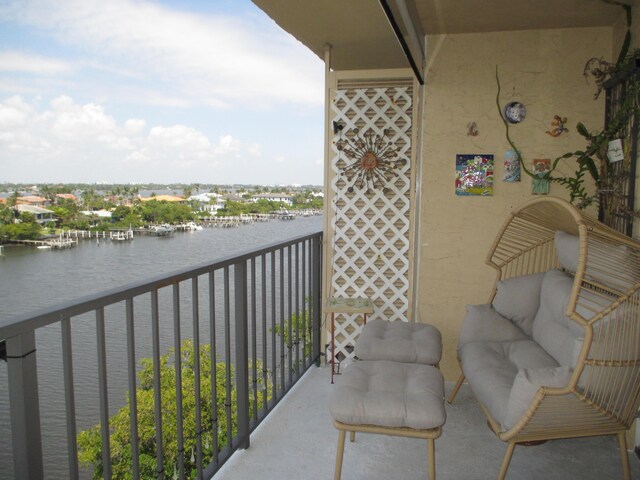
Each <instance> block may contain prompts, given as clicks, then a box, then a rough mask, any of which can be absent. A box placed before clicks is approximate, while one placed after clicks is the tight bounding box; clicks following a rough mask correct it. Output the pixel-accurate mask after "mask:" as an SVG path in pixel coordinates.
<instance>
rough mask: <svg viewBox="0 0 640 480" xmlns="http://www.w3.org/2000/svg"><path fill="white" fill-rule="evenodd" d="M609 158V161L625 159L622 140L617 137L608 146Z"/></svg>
mask: <svg viewBox="0 0 640 480" xmlns="http://www.w3.org/2000/svg"><path fill="white" fill-rule="evenodd" d="M607 158H608V159H609V163H615V162H621V161H622V160H624V149H623V148H622V140H621V139H619V138H616V139H615V140H611V141H610V142H609V145H608V147H607Z"/></svg>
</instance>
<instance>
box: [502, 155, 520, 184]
mask: <svg viewBox="0 0 640 480" xmlns="http://www.w3.org/2000/svg"><path fill="white" fill-rule="evenodd" d="M520 178H521V175H520V159H518V154H517V153H516V152H515V151H513V150H507V151H506V152H504V175H503V177H502V180H503V181H505V182H519V181H520Z"/></svg>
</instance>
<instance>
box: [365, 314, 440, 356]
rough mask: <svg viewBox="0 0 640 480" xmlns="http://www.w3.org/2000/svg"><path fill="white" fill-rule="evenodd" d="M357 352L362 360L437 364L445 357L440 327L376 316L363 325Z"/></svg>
mask: <svg viewBox="0 0 640 480" xmlns="http://www.w3.org/2000/svg"><path fill="white" fill-rule="evenodd" d="M355 354H356V356H357V357H358V358H359V359H361V360H391V361H394V362H403V363H423V364H425V365H437V364H438V363H439V362H440V357H441V356H442V337H441V335H440V331H439V330H438V329H437V328H435V327H434V326H432V325H427V324H425V323H409V322H403V321H399V320H397V321H394V322H387V321H385V320H380V319H376V320H372V321H370V322H369V323H367V324H366V325H365V326H364V327H363V328H362V332H361V333H360V336H359V337H358V341H357V342H356V348H355Z"/></svg>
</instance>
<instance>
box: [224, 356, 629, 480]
mask: <svg viewBox="0 0 640 480" xmlns="http://www.w3.org/2000/svg"><path fill="white" fill-rule="evenodd" d="M329 373H330V371H329V368H328V367H321V368H316V367H313V368H311V370H310V371H309V372H308V373H307V374H306V375H305V376H304V377H303V378H302V379H301V380H300V381H299V382H298V384H297V385H296V386H295V387H294V389H293V390H292V391H291V392H290V393H289V395H288V396H287V397H286V398H285V399H284V400H283V401H282V402H281V403H280V405H278V407H277V408H276V410H275V411H274V412H273V413H272V414H271V415H270V416H269V418H267V420H265V421H264V422H263V423H262V425H260V426H259V427H258V429H256V431H255V432H254V435H253V436H252V438H251V448H249V449H248V450H244V451H239V452H237V453H236V454H235V455H234V456H233V457H232V458H231V459H230V460H229V461H228V462H227V464H225V465H224V467H223V468H222V469H221V470H220V471H219V472H218V473H217V474H216V476H215V477H214V479H215V480H246V479H249V478H259V479H261V480H282V479H296V480H297V479H305V480H316V479H317V480H320V479H322V480H327V479H331V478H333V473H334V465H335V458H336V447H337V441H338V432H337V430H335V429H334V427H333V425H332V424H331V416H330V415H329V410H328V404H329V395H330V393H331V388H332V386H331V384H330V383H329ZM452 386H453V384H449V383H448V384H447V394H448V393H449V391H450V390H451V388H452ZM446 409H447V423H446V424H445V426H444V429H443V434H442V436H441V437H440V438H439V439H438V440H436V478H438V479H450V480H487V479H489V480H490V479H495V478H497V476H498V471H499V469H500V464H501V462H502V457H503V455H504V452H505V449H506V444H505V443H503V442H501V441H500V440H498V439H497V438H496V437H495V435H493V433H492V432H491V431H490V430H489V428H488V427H487V425H486V419H485V417H484V415H483V414H482V412H481V410H480V408H479V407H478V405H477V403H476V402H475V400H474V399H473V396H472V395H471V392H470V390H469V388H468V386H467V385H464V386H463V387H462V389H461V390H460V393H459V394H458V397H457V398H456V401H455V402H454V404H453V405H449V404H446ZM629 456H630V463H631V477H632V478H640V462H639V461H638V459H637V457H636V456H635V455H634V454H632V453H631V452H630V453H629ZM342 478H343V479H344V480H357V479H362V480H365V479H366V480H375V479H380V480H383V479H384V480H389V479H402V480H412V479H416V480H417V479H420V480H424V479H425V478H427V449H426V442H425V441H424V440H416V439H407V438H399V437H385V436H381V435H367V434H358V435H357V436H356V441H355V443H350V442H349V441H348V436H347V441H346V443H345V454H344V464H343V469H342ZM618 478H622V467H621V462H620V454H619V450H618V445H617V442H616V439H615V438H614V437H595V438H582V439H573V440H556V441H550V442H547V443H545V444H543V445H539V446H535V447H517V448H516V450H515V453H514V456H513V459H512V461H511V466H510V468H509V472H508V474H507V479H513V480H541V479H544V480H555V479H557V480H567V479H580V480H590V479H593V480H604V479H618Z"/></svg>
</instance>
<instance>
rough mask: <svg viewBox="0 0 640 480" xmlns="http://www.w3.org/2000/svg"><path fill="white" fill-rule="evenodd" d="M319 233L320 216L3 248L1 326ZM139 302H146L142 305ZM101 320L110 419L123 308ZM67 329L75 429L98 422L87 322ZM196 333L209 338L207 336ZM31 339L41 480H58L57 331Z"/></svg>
mask: <svg viewBox="0 0 640 480" xmlns="http://www.w3.org/2000/svg"><path fill="white" fill-rule="evenodd" d="M321 229H322V217H307V218H298V219H296V220H293V221H280V220H274V221H271V222H266V223H255V224H253V225H245V226H241V227H240V228H237V229H236V228H222V229H217V228H213V229H205V230H201V231H197V232H187V233H183V232H176V233H174V234H173V235H172V236H170V237H160V238H159V237H144V236H139V237H138V236H136V237H135V240H134V241H133V242H110V241H109V240H103V239H101V240H100V243H97V242H96V240H95V239H93V240H84V241H82V240H80V242H79V245H78V246H77V247H75V248H72V249H67V250H38V249H36V248H31V247H5V248H4V250H3V253H4V255H3V256H0V320H5V319H7V318H10V317H12V316H14V315H18V314H20V315H22V314H25V313H28V312H31V311H36V310H39V309H42V308H46V307H50V306H52V305H54V304H57V303H60V302H64V301H70V300H73V299H76V298H79V297H81V296H84V295H88V294H93V293H97V292H100V291H104V290H108V289H111V288H116V287H120V286H122V285H125V284H129V283H132V282H136V281H140V280H144V279H149V278H152V277H156V276H160V275H166V274H168V273H171V272H173V271H175V270H178V269H183V268H186V267H190V266H195V265H199V264H202V263H205V262H210V261H213V260H215V259H219V258H223V257H227V256H229V255H233V254H237V253H241V252H245V251H247V250H253V249H256V248H257V247H259V246H262V245H267V244H271V243H274V242H278V241H281V240H286V239H289V238H292V237H296V236H299V235H305V234H309V233H313V232H317V231H319V230H321ZM185 290H188V289H187V288H185V289H183V290H182V291H181V294H182V295H183V296H185V298H189V295H190V292H189V291H185ZM142 303H143V304H144V303H145V300H144V299H142ZM185 303H186V302H185ZM170 305H171V299H170V298H163V297H161V298H160V310H161V312H163V311H169V310H170V308H171V307H170ZM136 306H138V305H136ZM140 310H141V311H146V312H148V311H149V307H148V303H147V305H140ZM189 315H190V313H188V312H185V313H184V314H183V317H184V318H183V324H184V325H185V329H188V328H189V325H190V318H189ZM106 316H107V356H108V368H109V369H110V370H109V372H108V374H109V379H108V380H109V402H110V404H109V410H110V412H111V413H112V414H113V413H115V411H117V409H118V408H119V407H121V406H122V405H123V404H124V402H125V399H126V355H123V352H126V346H125V334H124V323H123V322H122V321H120V319H122V318H124V308H123V307H122V306H117V307H110V308H108V309H107V311H106ZM167 316H168V315H167ZM136 321H137V324H136V338H137V339H140V342H139V343H140V345H137V346H136V347H137V348H136V358H137V359H138V360H140V359H141V358H143V357H148V356H149V352H150V350H149V348H150V347H149V344H148V330H149V329H148V326H149V325H148V322H145V321H144V319H142V318H136ZM161 321H162V318H161ZM139 323H140V324H142V323H147V325H139ZM161 329H164V330H163V331H164V333H163V331H161V345H162V346H163V353H164V352H166V351H167V349H168V347H169V346H170V345H171V344H172V340H171V338H172V337H171V334H170V333H168V332H169V330H170V329H171V326H170V321H169V319H167V320H166V321H165V322H163V325H161ZM72 331H73V353H74V359H73V361H74V380H75V384H76V402H77V404H78V411H77V421H78V430H82V429H85V428H87V427H89V426H91V425H94V424H96V423H97V422H98V420H99V418H98V417H97V413H98V410H97V399H98V392H97V390H98V384H97V377H96V353H95V352H96V342H95V339H96V334H95V322H94V321H93V316H81V317H75V318H74V319H73V322H72ZM202 334H203V336H204V338H207V337H206V335H207V334H208V332H206V331H203V332H202ZM36 341H37V349H38V382H39V392H40V410H41V421H42V425H43V450H44V457H45V475H46V476H47V478H64V477H66V468H67V467H66V452H65V451H64V449H62V452H60V451H59V450H60V449H59V445H63V444H66V433H65V416H64V391H63V385H62V381H61V378H62V377H61V355H60V348H61V347H60V327H59V326H58V325H54V326H50V327H45V328H43V329H40V330H39V331H38V332H37V335H36ZM145 342H146V343H145ZM3 365H4V364H2V365H0V479H5V478H7V479H8V478H13V473H12V469H13V468H12V454H11V442H10V438H11V435H10V419H9V415H8V392H7V378H6V368H5V367H4V366H3ZM56 447H58V448H56ZM54 451H55V453H53V452H54Z"/></svg>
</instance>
